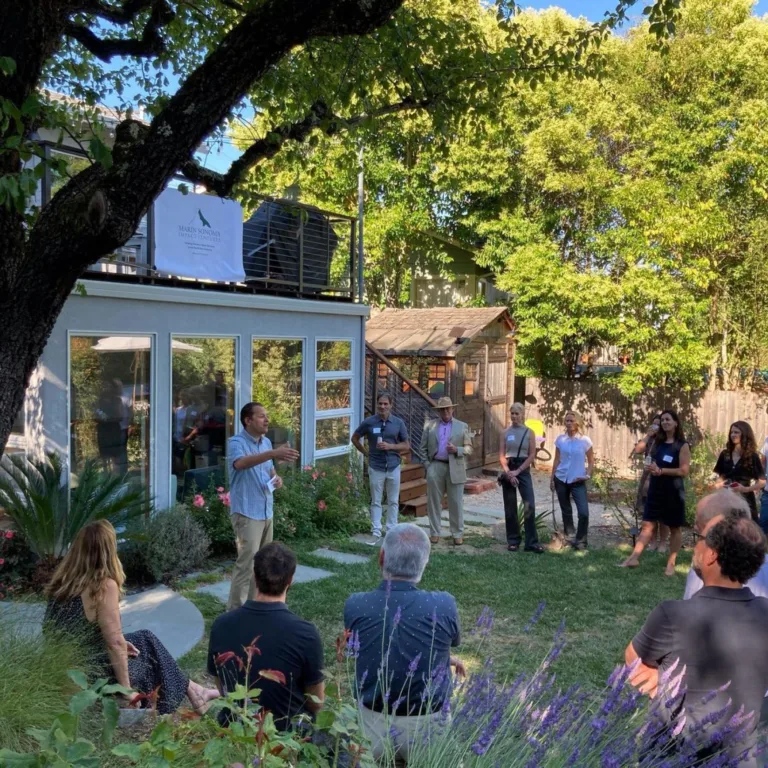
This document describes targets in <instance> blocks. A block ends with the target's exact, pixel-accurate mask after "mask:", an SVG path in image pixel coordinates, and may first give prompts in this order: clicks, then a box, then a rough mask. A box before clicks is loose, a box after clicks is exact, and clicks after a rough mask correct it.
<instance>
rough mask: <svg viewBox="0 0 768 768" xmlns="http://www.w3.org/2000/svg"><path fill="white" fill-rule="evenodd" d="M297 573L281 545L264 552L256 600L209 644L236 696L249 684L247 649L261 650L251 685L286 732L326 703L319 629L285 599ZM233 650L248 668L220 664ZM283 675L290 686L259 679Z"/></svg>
mask: <svg viewBox="0 0 768 768" xmlns="http://www.w3.org/2000/svg"><path fill="white" fill-rule="evenodd" d="M295 572H296V555H294V554H293V552H291V550H290V549H288V548H287V547H285V546H284V545H283V544H281V543H280V542H277V541H273V542H272V543H271V544H267V545H266V546H264V547H262V548H261V549H260V550H259V551H258V552H257V553H256V556H255V557H254V558H253V573H254V576H255V578H256V588H257V591H256V599H255V600H248V601H247V602H246V603H245V605H243V606H241V607H240V608H236V609H235V610H234V611H229V612H228V613H224V614H222V615H221V616H219V617H218V618H217V619H216V621H214V623H213V627H212V628H211V637H210V641H209V645H208V672H210V674H212V675H214V676H216V678H217V680H218V683H219V690H220V691H221V692H222V693H227V692H231V691H233V690H234V689H235V687H236V686H237V684H238V683H240V684H244V683H245V668H244V667H245V663H246V662H247V651H246V648H247V647H249V646H250V645H251V644H254V645H256V647H257V648H258V649H259V652H258V653H253V655H252V659H251V672H250V679H249V685H250V687H251V688H259V689H261V696H260V697H259V704H260V705H261V706H262V707H263V708H264V709H266V710H269V711H270V712H272V714H273V716H274V718H275V725H276V726H277V727H278V728H279V729H280V730H286V729H288V728H289V727H290V725H291V720H292V719H293V718H294V717H295V716H296V715H299V714H301V713H309V714H311V713H314V712H316V711H317V710H319V709H320V707H321V706H322V705H321V704H319V703H317V702H316V701H313V700H312V699H311V698H310V696H314V697H316V698H317V699H319V700H320V702H322V700H323V697H324V691H325V689H324V684H323V672H322V669H323V646H322V643H321V641H320V634H319V633H318V631H317V628H316V627H315V625H314V624H311V623H310V622H308V621H304V620H303V619H300V618H299V617H298V616H296V614H295V613H293V612H291V611H289V610H288V607H287V606H286V604H285V597H286V594H287V592H288V589H289V588H290V586H291V583H292V582H293V576H294V574H295ZM228 651H232V652H233V653H235V654H237V656H239V657H240V659H242V662H243V668H242V669H241V667H240V664H238V663H237V661H236V659H234V658H232V657H230V658H229V660H227V661H226V662H225V663H223V664H222V663H221V661H222V660H221V659H219V663H218V664H217V663H216V660H217V657H218V656H219V655H220V654H223V653H227V652H228ZM262 669H264V670H267V669H270V670H277V671H279V672H282V673H283V675H285V685H283V684H281V683H278V682H274V681H272V680H267V679H263V678H262V679H259V676H258V673H259V670H262Z"/></svg>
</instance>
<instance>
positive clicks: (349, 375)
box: [312, 336, 378, 464]
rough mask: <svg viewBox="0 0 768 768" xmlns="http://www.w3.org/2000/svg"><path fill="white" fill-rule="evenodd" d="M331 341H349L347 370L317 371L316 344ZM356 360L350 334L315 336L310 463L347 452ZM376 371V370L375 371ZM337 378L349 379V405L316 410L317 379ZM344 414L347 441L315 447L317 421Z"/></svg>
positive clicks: (354, 346) (353, 399)
mask: <svg viewBox="0 0 768 768" xmlns="http://www.w3.org/2000/svg"><path fill="white" fill-rule="evenodd" d="M329 341H330V342H333V341H346V342H349V370H348V371H318V370H317V366H318V354H317V349H318V345H319V344H321V343H323V342H329ZM356 362H357V349H356V345H355V339H354V338H353V337H351V336H316V337H315V376H314V386H313V389H312V392H313V397H314V403H313V405H314V407H313V409H312V410H313V425H312V426H313V429H312V448H313V450H312V463H313V464H314V463H316V462H317V460H318V459H326V458H329V457H331V456H340V455H342V454H345V453H348V452H349V445H350V443H349V441H350V440H351V438H352V427H353V426H354V425H353V423H352V422H353V419H354V416H355V407H354V403H355V397H356V393H355V386H354V373H355V370H356ZM377 372H378V371H377ZM338 379H348V380H349V407H348V408H334V409H332V410H325V411H322V410H318V409H317V382H318V381H333V380H338ZM344 416H348V417H349V435H348V437H347V443H346V444H345V445H339V446H334V447H332V448H318V447H317V422H318V421H323V420H324V419H334V418H341V417H344Z"/></svg>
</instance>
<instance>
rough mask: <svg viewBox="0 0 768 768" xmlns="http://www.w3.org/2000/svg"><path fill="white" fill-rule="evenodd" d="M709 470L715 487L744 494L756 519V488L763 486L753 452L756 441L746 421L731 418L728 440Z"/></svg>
mask: <svg viewBox="0 0 768 768" xmlns="http://www.w3.org/2000/svg"><path fill="white" fill-rule="evenodd" d="M713 472H714V473H715V474H716V475H718V477H719V480H718V482H717V487H718V488H730V489H731V490H732V491H735V492H736V493H741V494H743V495H744V499H745V500H746V502H747V504H749V509H750V511H751V512H752V519H753V520H754V521H755V522H756V523H757V522H759V519H760V518H759V516H758V514H757V491H759V490H760V489H761V488H762V487H763V486H765V470H764V469H763V464H762V462H761V461H760V455H759V454H758V452H757V441H756V440H755V433H754V432H753V431H752V427H750V426H749V424H747V422H746V421H734V422H733V424H731V428H730V430H729V431H728V443H727V444H726V446H725V450H724V451H722V452H721V453H720V456H718V458H717V464H715V468H714V470H713Z"/></svg>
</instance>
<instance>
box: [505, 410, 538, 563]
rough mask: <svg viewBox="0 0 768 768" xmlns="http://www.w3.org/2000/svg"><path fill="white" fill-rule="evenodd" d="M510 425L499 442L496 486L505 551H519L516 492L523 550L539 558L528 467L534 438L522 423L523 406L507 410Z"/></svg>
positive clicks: (534, 511) (532, 452) (532, 494)
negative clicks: (500, 496)
mask: <svg viewBox="0 0 768 768" xmlns="http://www.w3.org/2000/svg"><path fill="white" fill-rule="evenodd" d="M509 416H510V420H511V424H510V425H509V427H507V429H506V430H505V431H504V432H503V433H502V435H501V440H500V443H499V464H501V474H500V475H499V485H501V491H502V494H503V496H504V521H505V524H506V529H507V551H509V552H518V551H519V550H520V521H519V520H518V517H517V492H518V491H520V500H521V501H522V503H523V525H524V527H525V551H526V552H535V553H536V554H537V555H540V554H541V553H542V552H544V547H542V546H541V544H539V536H538V533H537V532H536V497H535V496H534V493H533V479H532V478H531V469H530V468H531V465H532V464H533V461H534V459H535V458H536V436H535V435H534V434H533V430H531V429H529V428H528V427H526V426H525V424H523V419H524V418H525V407H524V406H523V404H522V403H514V404H513V405H512V406H511V407H510V409H509Z"/></svg>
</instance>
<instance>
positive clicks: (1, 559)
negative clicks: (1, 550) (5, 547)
mask: <svg viewBox="0 0 768 768" xmlns="http://www.w3.org/2000/svg"><path fill="white" fill-rule="evenodd" d="M0 565H5V558H4V557H0Z"/></svg>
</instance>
